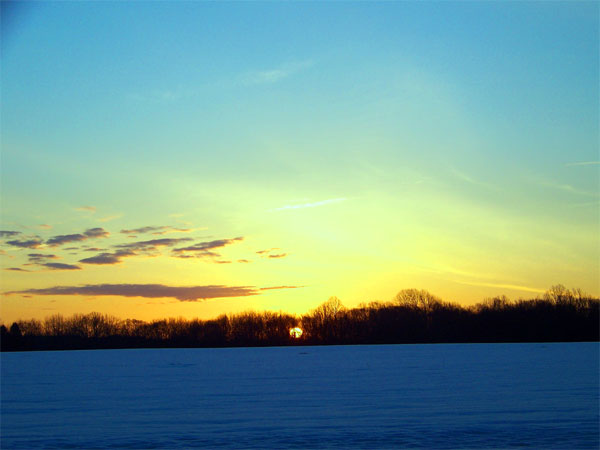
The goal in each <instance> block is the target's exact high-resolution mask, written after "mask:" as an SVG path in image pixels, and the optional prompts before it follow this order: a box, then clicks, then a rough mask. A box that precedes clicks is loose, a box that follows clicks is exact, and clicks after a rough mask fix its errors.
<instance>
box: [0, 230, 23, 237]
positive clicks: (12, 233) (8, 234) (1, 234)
mask: <svg viewBox="0 0 600 450" xmlns="http://www.w3.org/2000/svg"><path fill="white" fill-rule="evenodd" d="M19 234H21V232H20V231H5V230H2V231H0V238H3V237H13V236H18V235H19Z"/></svg>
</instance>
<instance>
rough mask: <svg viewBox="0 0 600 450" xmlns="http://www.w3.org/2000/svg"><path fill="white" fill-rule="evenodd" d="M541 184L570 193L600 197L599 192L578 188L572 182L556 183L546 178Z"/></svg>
mask: <svg viewBox="0 0 600 450" xmlns="http://www.w3.org/2000/svg"><path fill="white" fill-rule="evenodd" d="M539 184H540V186H543V187H547V188H551V189H556V190H559V191H563V192H568V193H569V194H574V195H582V196H585V197H598V192H589V191H584V190H583V189H578V188H576V187H574V186H571V185H570V184H563V183H556V182H552V181H545V180H543V181H541V182H540V183H539Z"/></svg>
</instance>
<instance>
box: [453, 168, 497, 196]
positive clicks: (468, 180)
mask: <svg viewBox="0 0 600 450" xmlns="http://www.w3.org/2000/svg"><path fill="white" fill-rule="evenodd" d="M450 171H451V172H452V174H453V175H454V176H455V177H456V178H458V179H459V180H461V181H464V182H465V183H468V184H472V185H473V186H478V187H482V188H484V189H488V190H492V191H496V190H498V188H497V187H496V186H494V185H493V184H490V183H486V182H485V181H481V180H477V179H475V178H472V177H470V176H469V175H467V174H465V173H463V172H461V171H459V170H456V169H455V168H453V167H452V168H451V169H450Z"/></svg>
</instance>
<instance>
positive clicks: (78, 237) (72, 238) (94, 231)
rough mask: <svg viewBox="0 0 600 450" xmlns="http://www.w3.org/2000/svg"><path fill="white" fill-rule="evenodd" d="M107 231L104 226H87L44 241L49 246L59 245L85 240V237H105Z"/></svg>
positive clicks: (107, 234) (107, 233)
mask: <svg viewBox="0 0 600 450" xmlns="http://www.w3.org/2000/svg"><path fill="white" fill-rule="evenodd" d="M109 234H110V233H109V232H108V231H106V230H105V229H104V228H89V229H87V230H85V231H84V232H83V234H82V233H76V234H62V235H59V236H54V237H52V238H50V239H48V240H47V241H46V244H48V245H49V246H50V247H57V246H59V245H64V244H67V243H69V242H80V241H85V240H86V239H96V238H105V237H108V236H109Z"/></svg>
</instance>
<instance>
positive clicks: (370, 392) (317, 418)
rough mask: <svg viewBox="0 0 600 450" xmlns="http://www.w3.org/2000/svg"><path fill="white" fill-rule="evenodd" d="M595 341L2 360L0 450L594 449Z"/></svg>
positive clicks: (76, 354)
mask: <svg viewBox="0 0 600 450" xmlns="http://www.w3.org/2000/svg"><path fill="white" fill-rule="evenodd" d="M598 358H599V345H598V344H597V343H572V344H571V343H569V344H562V343H561V344H474V345H462V344H457V345H382V346H343V347H338V346H333V347H282V348H259V349H256V348H235V349H160V350H155V349H145V350H96V351H70V352H32V353H4V354H2V355H1V364H2V392H1V394H2V396H1V401H2V416H1V431H2V442H1V444H2V445H1V447H2V448H3V449H10V448H27V449H33V448H86V449H95V448H143V449H146V448H235V449H244V448H345V449H348V448H364V449H374V448H405V447H425V448H490V447H492V448H498V447H500V448H507V447H522V446H526V447H534V448H551V447H553V448H561V449H566V448H598V447H599V430H598V424H599V380H598V377H599V367H598V364H599V363H598Z"/></svg>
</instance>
